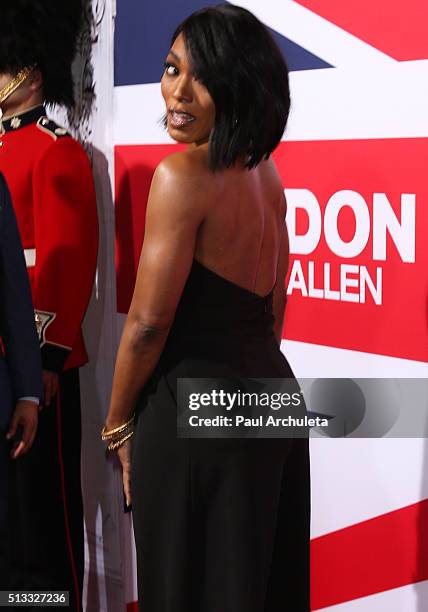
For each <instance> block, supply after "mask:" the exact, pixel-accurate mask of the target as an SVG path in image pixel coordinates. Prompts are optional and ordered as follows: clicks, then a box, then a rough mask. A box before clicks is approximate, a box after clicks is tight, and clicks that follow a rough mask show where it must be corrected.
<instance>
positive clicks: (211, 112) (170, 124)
mask: <svg viewBox="0 0 428 612" xmlns="http://www.w3.org/2000/svg"><path fill="white" fill-rule="evenodd" d="M165 63H166V66H165V71H164V73H163V76H162V79H161V90H162V95H163V98H164V100H165V104H166V112H167V130H168V133H169V135H170V136H171V138H173V139H174V140H176V141H178V142H183V143H196V144H202V143H203V142H207V141H208V137H209V135H210V132H211V130H212V128H213V126H214V118H215V106H214V102H213V99H212V98H211V95H210V94H209V92H208V90H207V88H206V87H205V86H204V85H203V84H202V83H201V82H200V81H197V80H196V78H195V76H194V74H193V73H192V68H191V65H190V61H189V57H188V54H187V51H186V45H185V43H184V37H183V34H180V35H179V36H177V38H176V39H175V41H174V44H173V46H172V47H171V49H170V51H169V53H168V55H167V58H166V62H165Z"/></svg>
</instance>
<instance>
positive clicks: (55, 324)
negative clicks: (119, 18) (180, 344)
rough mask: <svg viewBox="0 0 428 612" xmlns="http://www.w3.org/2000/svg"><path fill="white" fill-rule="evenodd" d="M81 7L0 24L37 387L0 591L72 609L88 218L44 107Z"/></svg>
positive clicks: (0, 73) (27, 0)
mask: <svg viewBox="0 0 428 612" xmlns="http://www.w3.org/2000/svg"><path fill="white" fill-rule="evenodd" d="M81 11H82V8H81V6H80V2H79V1H77V0H61V2H58V1H54V0H4V2H3V5H2V11H1V19H0V108H1V111H2V119H1V122H0V172H2V173H3V174H4V175H5V177H6V180H7V182H8V184H9V188H10V191H11V194H12V201H13V205H14V209H15V213H16V217H17V221H18V226H19V230H20V234H21V239H22V243H23V247H24V253H25V259H26V263H27V269H28V273H29V277H30V283H31V288H32V298H33V304H34V309H35V318H36V323H37V328H38V335H39V341H40V347H41V354H42V367H43V383H44V402H43V409H42V410H41V411H40V414H39V429H38V434H37V436H36V439H35V441H34V444H33V447H32V448H31V450H30V451H29V452H28V453H27V454H26V455H25V456H23V457H22V458H21V459H20V461H16V462H14V473H13V484H14V486H15V493H16V499H15V513H14V524H13V525H12V526H11V529H13V534H14V549H13V554H14V559H13V567H12V568H11V569H12V575H13V577H14V581H13V584H10V585H7V586H8V587H9V588H14V589H16V590H39V591H40V590H43V591H46V590H65V591H69V596H70V607H69V609H70V610H72V611H73V612H75V611H76V612H77V611H80V610H81V605H82V604H81V594H82V586H83V572H84V527H83V504H82V493H81V477H80V469H81V464H80V450H81V414H80V388H79V367H80V366H83V365H84V364H85V363H86V362H87V359H88V358H87V353H86V350H85V345H84V340H83V336H82V331H81V325H82V321H83V318H84V316H85V312H86V310H87V307H88V303H89V300H90V296H91V292H92V287H93V282H94V278H95V270H96V260H97V249H98V221H97V209H96V199H95V189H94V183H93V177H92V171H91V166H90V163H89V160H88V157H87V155H86V152H85V150H84V149H83V147H82V146H81V144H80V143H79V142H77V141H76V140H75V139H74V138H72V137H71V135H70V134H69V133H68V132H67V130H66V129H65V128H63V127H62V126H59V125H57V124H56V123H55V122H54V121H52V120H51V119H50V118H49V116H48V111H47V108H48V107H49V105H64V106H67V107H72V106H73V103H74V97H73V81H72V72H71V64H72V60H73V57H74V55H75V42H76V37H77V34H78V30H79V25H80V21H81ZM1 586H2V587H3V588H4V585H1ZM30 609H32V608H30Z"/></svg>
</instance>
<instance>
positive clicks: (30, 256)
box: [24, 249, 36, 268]
mask: <svg viewBox="0 0 428 612" xmlns="http://www.w3.org/2000/svg"><path fill="white" fill-rule="evenodd" d="M24 255H25V263H26V264H27V268H33V267H34V266H35V265H36V249H24Z"/></svg>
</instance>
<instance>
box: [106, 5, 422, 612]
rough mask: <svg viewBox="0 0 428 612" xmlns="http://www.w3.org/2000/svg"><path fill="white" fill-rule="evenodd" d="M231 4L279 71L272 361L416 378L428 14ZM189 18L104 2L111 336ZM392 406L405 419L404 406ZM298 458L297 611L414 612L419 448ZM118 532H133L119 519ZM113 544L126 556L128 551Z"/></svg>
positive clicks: (392, 445) (123, 303)
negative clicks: (282, 117)
mask: <svg viewBox="0 0 428 612" xmlns="http://www.w3.org/2000/svg"><path fill="white" fill-rule="evenodd" d="M235 4H238V5H240V6H243V7H245V8H247V9H249V10H251V11H252V12H253V13H254V14H255V15H256V16H257V17H258V18H259V19H261V20H262V21H263V22H264V23H265V24H266V25H267V26H268V27H269V28H270V30H271V32H272V34H273V36H274V37H275V40H276V41H277V43H278V45H279V46H280V48H281V49H282V51H283V53H284V55H285V57H286V59H287V62H288V65H289V68H290V84H291V93H292V110H291V115H290V121H289V124H288V126H287V129H286V132H285V134H284V138H283V141H282V142H281V144H280V145H279V147H278V148H277V150H276V151H275V153H274V159H275V162H276V164H277V167H278V170H279V173H280V175H281V177H282V180H283V185H284V189H285V193H286V197H287V201H288V211H287V220H286V221H287V225H288V230H289V234H290V253H291V255H290V268H289V274H288V277H287V292H288V304H287V310H286V319H285V325H284V331H283V337H284V340H283V343H282V350H283V351H284V353H285V354H286V355H287V357H288V358H289V360H290V362H291V365H292V367H293V369H294V370H295V373H296V375H297V376H298V377H314V378H317V377H331V378H333V377H338V378H355V377H381V378H388V379H391V380H393V379H400V378H401V379H403V378H426V377H427V375H428V241H427V238H426V237H427V236H428V182H427V167H428V166H427V162H428V118H427V116H428V114H427V108H428V37H427V36H426V31H425V30H426V24H427V23H428V5H427V4H426V2H425V1H424V0H409V1H408V2H407V3H405V4H402V3H391V2H389V1H387V0H371V1H370V2H369V1H368V0H358V2H357V0H348V2H342V1H341V0H322V1H321V0H299V1H292V0H282V1H281V2H279V1H278V0H263V1H260V0H241V1H239V2H236V3H235ZM203 6H206V3H205V2H203V1H199V0H182V1H181V2H171V0H157V1H156V2H149V1H147V2H144V3H143V2H140V1H139V0H117V15H116V30H115V92H114V124H113V130H114V144H115V162H114V173H115V210H116V268H117V279H116V280H117V305H118V329H119V331H120V329H121V326H122V324H123V320H124V317H125V315H126V312H127V309H128V307H129V303H130V299H131V296H132V290H133V286H134V280H135V273H136V269H137V264H138V259H139V253H140V249H141V245H142V240H143V236H144V218H145V207H146V201H147V196H148V191H149V186H150V181H151V178H152V175H153V172H154V169H155V167H156V165H157V164H158V163H159V161H160V160H161V159H162V158H163V157H165V156H166V155H169V154H170V153H172V152H174V151H176V150H178V148H179V146H180V145H177V144H175V143H174V142H173V141H172V140H171V139H170V138H169V136H168V135H167V133H166V132H165V131H164V130H163V129H162V127H161V125H160V118H161V116H162V114H163V112H164V105H163V99H162V97H161V93H160V85H159V81H160V78H161V75H162V70H163V61H164V59H165V57H166V54H167V51H168V48H169V41H170V37H171V34H172V32H173V30H174V28H175V26H176V25H177V24H178V23H179V22H180V21H181V20H182V19H183V18H184V17H186V16H187V15H189V14H190V13H191V12H193V11H194V10H196V9H198V8H201V7H203ZM391 392H392V393H393V392H394V386H393V385H392V387H391ZM400 402H401V409H406V405H405V397H403V396H401V397H400ZM408 409H409V410H411V406H410V404H409V406H408ZM311 460H312V585H311V599H312V610H321V609H322V610H325V611H327V610H331V611H333V610H334V611H335V612H336V611H337V612H348V611H349V612H363V611H364V612H380V611H382V612H422V610H425V609H426V607H427V605H428V544H427V542H428V446H427V442H426V439H425V438H424V437H423V432H422V435H421V437H420V438H412V439H398V438H397V439H396V438H377V439H375V438H373V439H368V438H353V439H346V438H342V439H331V438H323V439H320V438H316V439H312V440H311ZM125 521H126V522H127V523H129V531H130V529H131V524H130V517H129V515H127V516H126V517H125ZM128 544H129V546H130V547H131V553H133V551H132V537H129V539H128ZM126 588H127V601H128V602H129V604H128V608H129V610H133V609H136V607H135V603H134V602H135V600H136V596H137V594H136V587H135V567H134V565H133V562H131V564H130V567H128V571H127V587H126ZM286 607H287V604H286V602H284V609H286Z"/></svg>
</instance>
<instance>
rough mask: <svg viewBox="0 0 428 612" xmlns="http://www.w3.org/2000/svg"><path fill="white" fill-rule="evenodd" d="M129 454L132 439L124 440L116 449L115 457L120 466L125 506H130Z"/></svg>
mask: <svg viewBox="0 0 428 612" xmlns="http://www.w3.org/2000/svg"><path fill="white" fill-rule="evenodd" d="M131 453H132V437H131V438H129V439H128V440H126V442H124V443H123V444H122V446H119V448H118V449H117V456H118V457H119V461H120V463H121V465H122V480H123V492H124V493H125V498H126V505H127V506H130V505H131V503H132V500H131Z"/></svg>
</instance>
